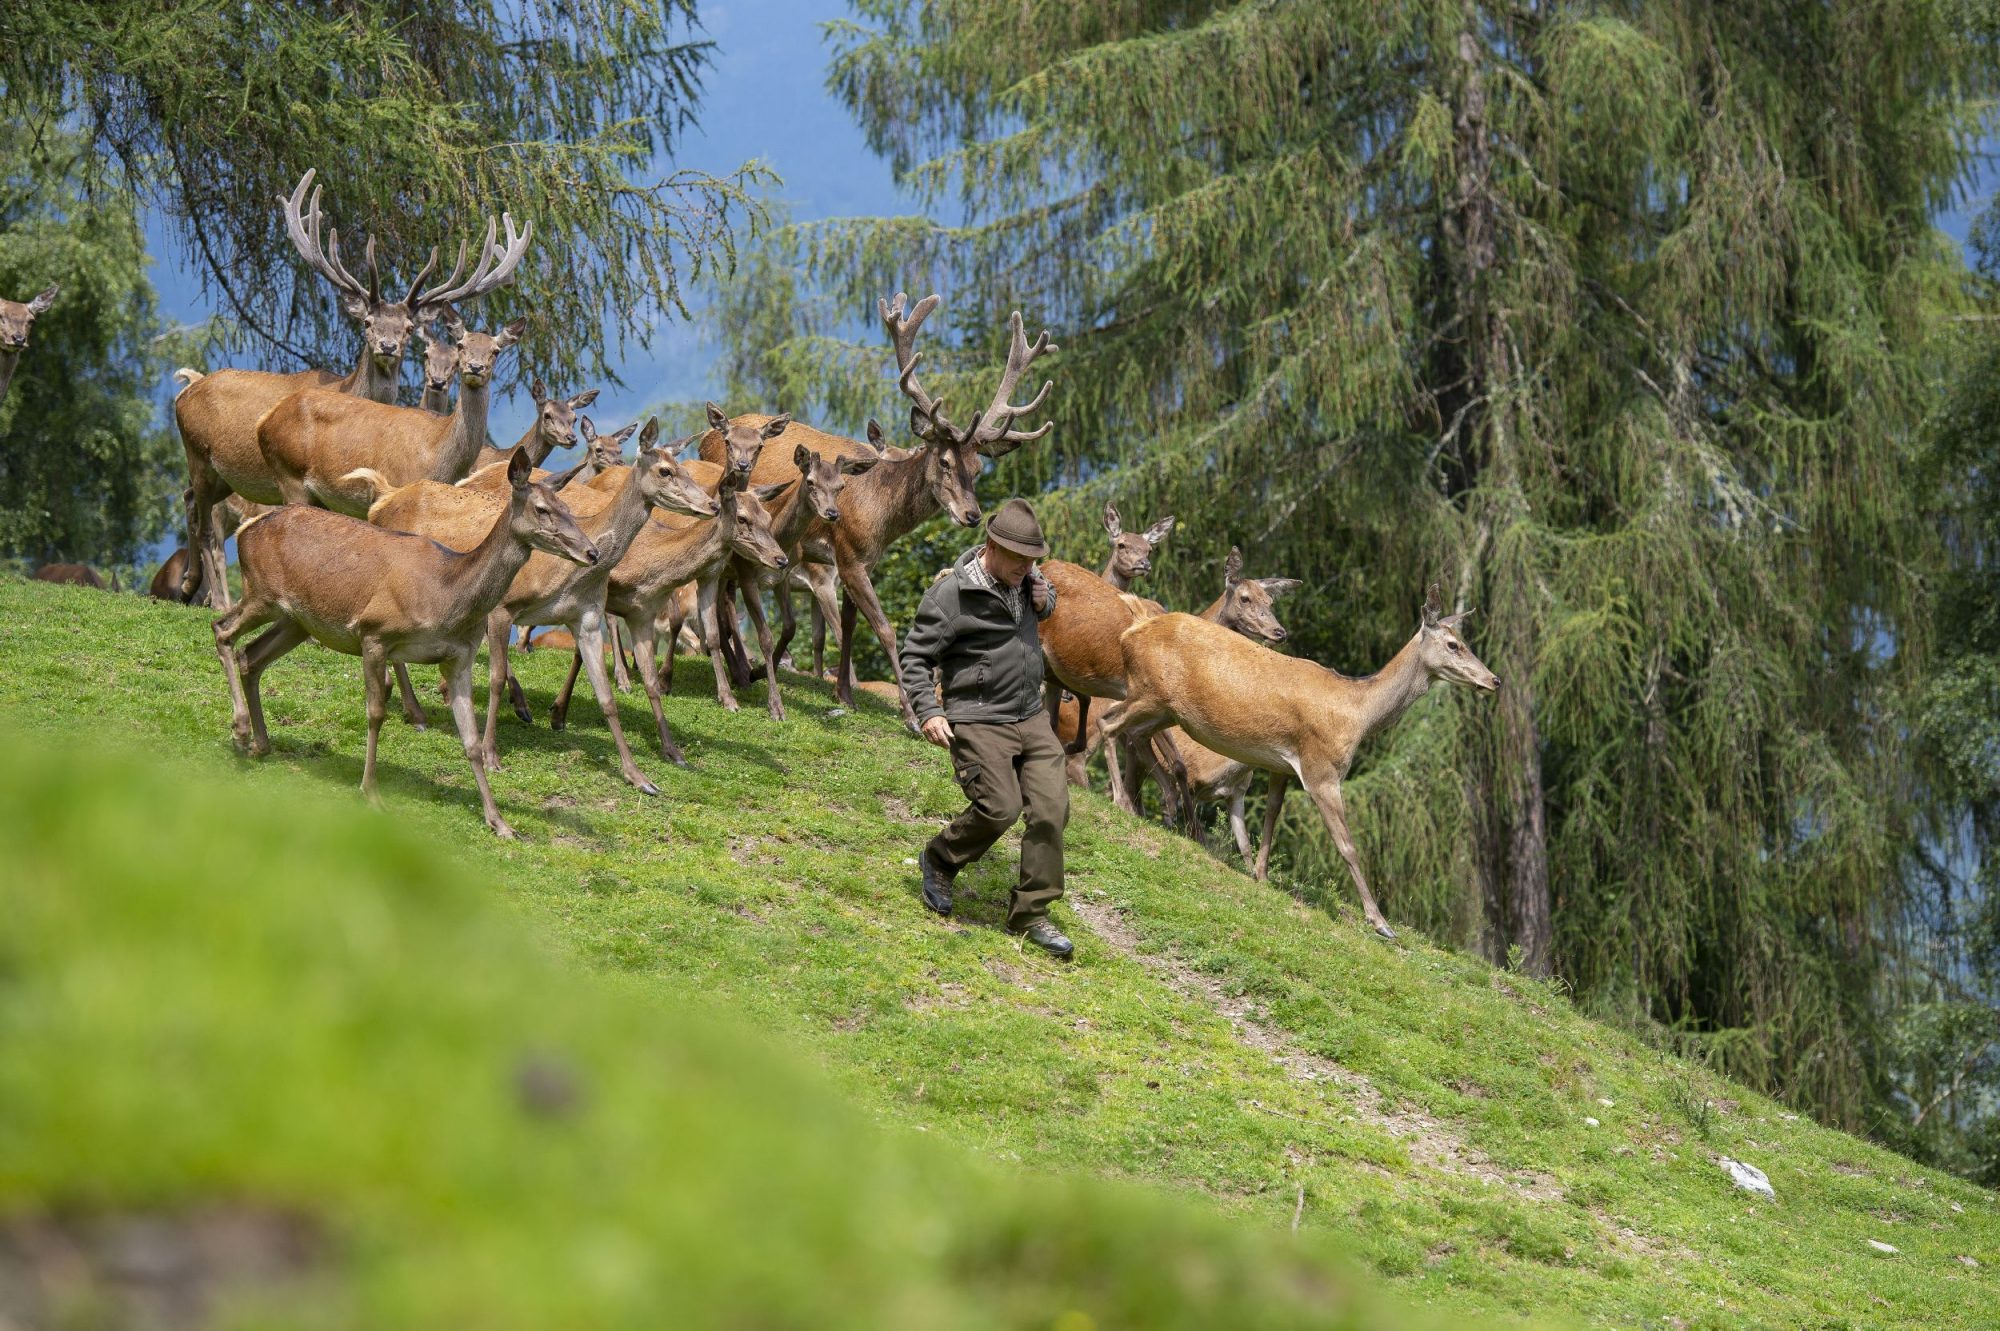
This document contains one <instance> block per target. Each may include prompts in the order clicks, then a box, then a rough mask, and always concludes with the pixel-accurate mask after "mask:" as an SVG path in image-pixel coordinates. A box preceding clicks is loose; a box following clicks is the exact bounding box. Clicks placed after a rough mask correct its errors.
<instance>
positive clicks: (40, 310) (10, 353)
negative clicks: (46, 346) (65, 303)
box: [0, 283, 61, 398]
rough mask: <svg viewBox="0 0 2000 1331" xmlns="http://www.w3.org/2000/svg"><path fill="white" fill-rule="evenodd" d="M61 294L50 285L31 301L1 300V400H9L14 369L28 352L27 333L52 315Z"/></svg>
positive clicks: (59, 290)
mask: <svg viewBox="0 0 2000 1331" xmlns="http://www.w3.org/2000/svg"><path fill="white" fill-rule="evenodd" d="M60 293H61V288H60V287H58V286H56V285H54V284H53V283H51V284H50V285H49V287H48V289H47V290H45V291H43V292H42V293H41V294H40V295H38V296H35V297H34V298H33V299H31V300H0V398H4V397H6V396H7V385H8V384H10V383H12V382H13V381H14V367H15V366H16V365H18V364H20V362H21V353H22V352H23V351H26V350H27V349H28V330H29V329H30V328H33V327H34V326H35V320H36V319H38V318H40V317H41V316H42V315H44V314H47V313H48V312H49V307H50V306H51V305H54V304H55V303H56V296H57V295H59V294H60Z"/></svg>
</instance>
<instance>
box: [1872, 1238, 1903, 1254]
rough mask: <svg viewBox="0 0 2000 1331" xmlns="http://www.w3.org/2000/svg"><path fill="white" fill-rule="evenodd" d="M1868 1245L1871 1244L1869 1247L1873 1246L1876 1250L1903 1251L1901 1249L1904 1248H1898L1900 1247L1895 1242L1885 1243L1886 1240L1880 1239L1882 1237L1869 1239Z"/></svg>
mask: <svg viewBox="0 0 2000 1331" xmlns="http://www.w3.org/2000/svg"><path fill="white" fill-rule="evenodd" d="M1868 1246H1869V1247H1871V1248H1873V1249H1874V1250H1875V1251H1876V1252H1901V1251H1902V1249H1901V1248H1898V1247H1897V1246H1896V1245H1895V1244H1893V1243H1884V1242H1882V1240H1880V1239H1869V1240H1868Z"/></svg>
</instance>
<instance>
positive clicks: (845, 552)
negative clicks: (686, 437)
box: [702, 291, 1058, 732]
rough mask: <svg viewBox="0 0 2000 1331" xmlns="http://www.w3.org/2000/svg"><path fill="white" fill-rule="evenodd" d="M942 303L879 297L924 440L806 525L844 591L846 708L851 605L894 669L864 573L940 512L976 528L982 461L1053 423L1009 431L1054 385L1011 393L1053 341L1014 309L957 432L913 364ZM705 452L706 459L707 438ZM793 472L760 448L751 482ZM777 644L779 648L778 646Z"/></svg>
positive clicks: (857, 446)
mask: <svg viewBox="0 0 2000 1331" xmlns="http://www.w3.org/2000/svg"><path fill="white" fill-rule="evenodd" d="M940 299H941V298H940V297H938V296H935V295H931V296H926V297H924V298H923V299H922V300H920V301H918V302H917V304H916V305H915V307H914V308H911V309H909V313H908V314H907V315H906V314H905V313H904V310H905V308H906V302H907V300H908V297H907V295H905V294H904V293H903V292H900V291H899V292H897V293H896V295H895V296H894V298H892V299H890V300H884V301H878V302H877V303H876V312H877V313H878V314H879V315H880V316H881V320H882V327H883V329H884V330H885V331H886V332H887V333H888V335H889V341H890V344H891V346H892V347H893V348H894V351H895V356H896V373H897V386H898V388H899V389H900V390H901V391H902V393H903V395H904V396H905V397H907V398H908V399H909V400H910V433H912V434H914V435H915V436H916V437H917V438H918V439H919V440H920V441H921V447H919V448H915V449H909V450H891V451H889V452H888V453H887V454H886V456H884V458H883V460H882V461H881V462H880V463H879V464H878V465H877V466H876V467H875V468H874V470H872V471H870V472H869V473H868V474H867V475H866V476H862V477H856V478H855V481H854V483H853V484H852V485H850V486H848V488H847V494H846V496H845V498H844V499H843V500H842V502H841V516H840V521H839V522H837V523H832V524H820V523H815V524H814V525H813V528H812V529H811V530H809V531H808V533H807V536H806V542H805V545H804V547H803V552H804V555H805V558H806V559H808V560H810V561H812V562H815V563H821V564H828V563H830V564H832V565H833V566H834V569H835V571H836V573H837V574H838V576H839V579H840V585H841V589H842V591H843V592H845V597H844V599H843V600H842V602H841V609H840V672H839V678H838V680H837V682H836V683H835V685H834V696H835V697H837V698H838V699H839V700H840V701H841V702H842V703H844V704H846V705H848V706H852V705H853V703H854V657H853V652H854V621H855V615H856V613H857V611H858V612H859V614H860V615H861V616H862V617H864V618H866V619H867V621H868V626H869V627H870V628H871V629H873V630H874V631H875V637H876V640H877V641H878V642H880V643H881V645H882V650H883V652H884V654H886V655H887V657H888V658H889V666H890V671H891V674H892V675H894V674H895V673H896V672H895V665H896V630H895V626H894V625H892V624H891V623H890V622H889V617H888V615H887V614H885V613H884V612H883V610H882V602H881V600H880V598H878V597H877V596H876V594H875V584H874V580H873V578H872V577H871V576H870V575H871V573H872V572H873V570H874V568H875V565H876V564H877V563H879V562H880V561H881V559H882V555H883V552H884V551H885V550H887V549H888V547H889V545H890V543H891V542H893V541H896V540H898V539H900V538H901V537H903V536H904V535H906V534H908V533H909V532H910V531H912V530H913V529H915V528H916V527H917V526H918V525H919V524H921V523H923V522H925V521H927V520H928V519H929V518H931V517H932V516H933V515H935V514H936V513H937V512H938V511H939V510H940V509H942V510H943V511H944V512H946V513H949V514H950V515H951V519H952V521H953V522H955V523H957V524H958V525H959V526H961V527H968V528H976V527H978V525H979V519H980V509H979V495H978V493H977V490H976V488H975V487H976V485H977V482H978V480H979V471H980V465H981V462H980V459H981V458H983V457H986V458H999V457H1004V456H1006V455H1007V454H1008V453H1011V452H1013V451H1014V450H1015V449H1017V448H1019V447H1020V446H1021V445H1022V444H1026V443H1032V442H1034V441H1035V440H1037V439H1040V438H1041V437H1042V436H1044V435H1046V434H1047V433H1048V432H1049V431H1050V429H1052V428H1053V427H1054V422H1052V421H1051V422H1047V423H1044V424H1043V425H1042V426H1040V427H1039V428H1038V429H1034V430H1016V429H1014V428H1013V423H1014V421H1015V420H1016V419H1017V418H1018V417H1021V416H1024V415H1027V414H1028V413H1029V412H1032V411H1035V410H1037V409H1039V408H1040V406H1041V404H1042V402H1043V400H1044V399H1045V398H1047V396H1048V394H1049V390H1050V388H1052V387H1053V385H1052V384H1050V383H1044V384H1043V385H1042V388H1041V391H1040V392H1038V393H1037V394H1035V396H1034V397H1033V398H1032V399H1031V400H1029V401H1028V402H1025V403H1022V404H1020V405H1018V406H1017V405H1015V404H1014V403H1013V402H1012V401H1011V398H1012V397H1013V394H1014V389H1015V387H1016V386H1017V385H1018V384H1019V382H1020V379H1021V376H1022V375H1023V374H1025V373H1026V372H1027V370H1028V367H1029V366H1030V365H1032V364H1033V363H1034V362H1035V360H1036V359H1037V358H1038V357H1040V356H1041V355H1043V354H1044V353H1046V352H1049V351H1054V350H1057V349H1058V348H1057V347H1056V345H1055V344H1054V343H1052V342H1050V341H1049V335H1048V333H1046V332H1044V333H1042V334H1041V336H1039V337H1037V338H1036V339H1035V340H1034V341H1033V342H1032V343H1030V342H1029V341H1028V338H1027V334H1026V332H1025V330H1024V329H1023V327H1022V323H1021V313H1020V311H1019V310H1016V311H1015V312H1014V313H1013V315H1012V316H1011V317H1010V319H1009V321H1008V322H1009V325H1010V327H1011V329H1012V333H1013V336H1012V338H1011V339H1010V342H1009V345H1008V352H1007V364H1006V368H1005V369H1004V370H1003V371H1002V372H1001V376H1000V386H999V388H998V390H997V391H996V392H995V393H994V395H993V399H992V401H991V402H990V403H989V404H988V405H987V407H986V409H985V410H984V411H981V412H979V413H977V414H976V415H974V416H973V417H972V420H971V422H970V424H968V425H967V426H966V427H965V428H963V429H960V428H959V427H957V426H955V425H953V424H952V423H951V421H950V419H949V418H948V417H947V416H946V415H945V410H944V403H943V402H941V401H939V400H938V399H936V398H933V397H932V396H931V395H930V394H929V393H928V392H926V391H925V390H924V387H923V385H922V384H921V383H920V382H919V381H918V379H917V362H918V361H919V360H920V359H921V358H922V357H921V354H920V353H919V352H918V351H917V350H916V336H917V330H918V329H919V328H920V327H921V326H922V324H923V322H924V320H925V319H926V318H928V317H929V316H930V314H931V311H933V310H935V309H936V308H937V306H938V303H939V300H940ZM760 419H761V418H760V417H756V416H748V417H739V418H738V420H737V423H739V424H754V423H756V422H757V421H758V420H760ZM871 427H872V433H871V436H870V438H871V440H874V439H876V438H878V437H879V435H880V427H879V426H873V425H872V422H871ZM793 428H794V429H803V428H806V427H799V426H795V427H793ZM804 441H805V443H806V444H807V445H808V446H809V447H810V448H812V450H813V451H814V452H815V453H822V454H825V455H827V456H834V457H839V456H858V455H860V453H861V451H862V450H863V448H864V447H865V446H864V445H863V444H862V443H861V442H860V441H858V440H854V439H846V438H842V437H840V436H838V435H830V434H825V433H822V432H821V431H818V430H811V429H807V430H806V434H805V436H804ZM702 456H703V457H704V458H708V457H709V456H710V455H709V452H708V450H707V443H706V441H704V445H703V453H702ZM710 460H713V459H712V458H711V459H710ZM797 474H798V469H797V467H796V466H795V465H794V464H793V462H792V459H791V458H789V457H786V456H783V455H782V454H779V453H777V452H775V451H773V450H766V452H765V453H764V455H763V457H762V458H760V459H759V462H758V470H757V471H756V473H755V474H754V476H753V479H755V480H758V481H764V480H789V479H792V478H794V477H796V476H797ZM779 650H780V651H781V652H782V650H783V649H782V647H780V648H779ZM903 724H904V725H905V726H907V727H909V729H910V730H911V731H912V732H914V731H915V730H916V728H917V717H916V713H915V712H914V711H912V710H911V708H910V703H909V699H907V698H905V699H904V700H903Z"/></svg>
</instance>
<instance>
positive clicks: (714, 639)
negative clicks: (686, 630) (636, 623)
mask: <svg viewBox="0 0 2000 1331" xmlns="http://www.w3.org/2000/svg"><path fill="white" fill-rule="evenodd" d="M716 591H717V589H716V584H715V582H714V580H713V579H711V580H709V581H706V582H704V583H702V584H701V585H700V586H699V587H698V588H696V589H695V613H696V614H698V615H700V616H701V631H702V632H703V633H704V634H706V635H707V637H708V660H709V663H710V664H711V665H713V666H714V667H715V700H716V701H717V702H719V703H721V704H722V709H723V710H724V711H725V712H736V711H741V710H742V708H741V707H740V706H739V705H738V704H737V701H736V694H735V691H734V690H732V689H731V688H730V687H729V662H728V660H727V659H726V658H727V653H726V652H725V650H724V648H723V645H722V621H721V618H720V616H719V614H718V612H717V606H716V601H717V595H716Z"/></svg>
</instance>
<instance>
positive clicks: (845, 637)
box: [840, 566, 917, 735]
mask: <svg viewBox="0 0 2000 1331" xmlns="http://www.w3.org/2000/svg"><path fill="white" fill-rule="evenodd" d="M840 581H841V586H842V587H843V588H845V589H846V592H847V600H846V602H845V603H844V604H843V605H842V607H841V612H840V629H841V632H840V687H841V688H844V689H846V690H847V693H846V696H845V697H843V698H842V699H841V701H842V702H845V703H847V704H849V705H852V704H853V702H854V656H853V652H852V650H851V648H852V644H853V641H854V633H853V616H854V610H855V608H856V607H859V609H860V611H861V613H862V615H863V616H864V617H866V619H867V620H868V627H869V628H871V629H874V630H875V637H876V640H877V641H878V642H880V643H881V644H882V654H883V655H884V656H886V657H887V658H888V659H889V677H890V678H891V679H893V680H895V681H896V700H897V701H898V702H899V703H901V704H902V708H903V725H904V728H906V729H907V730H908V731H909V732H910V733H911V734H912V735H914V734H916V733H917V713H916V709H915V708H913V707H911V706H910V697H909V695H908V694H907V693H905V692H904V691H903V671H902V663H901V661H900V659H899V658H898V655H897V652H896V628H895V626H894V625H893V624H891V623H890V622H889V616H887V615H886V614H884V613H882V602H881V601H880V600H878V599H877V598H876V596H875V584H874V583H872V582H870V581H869V579H868V570H867V569H864V568H860V567H858V566H857V567H854V568H852V569H851V570H850V569H847V568H843V569H842V570H841V572H840Z"/></svg>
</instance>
